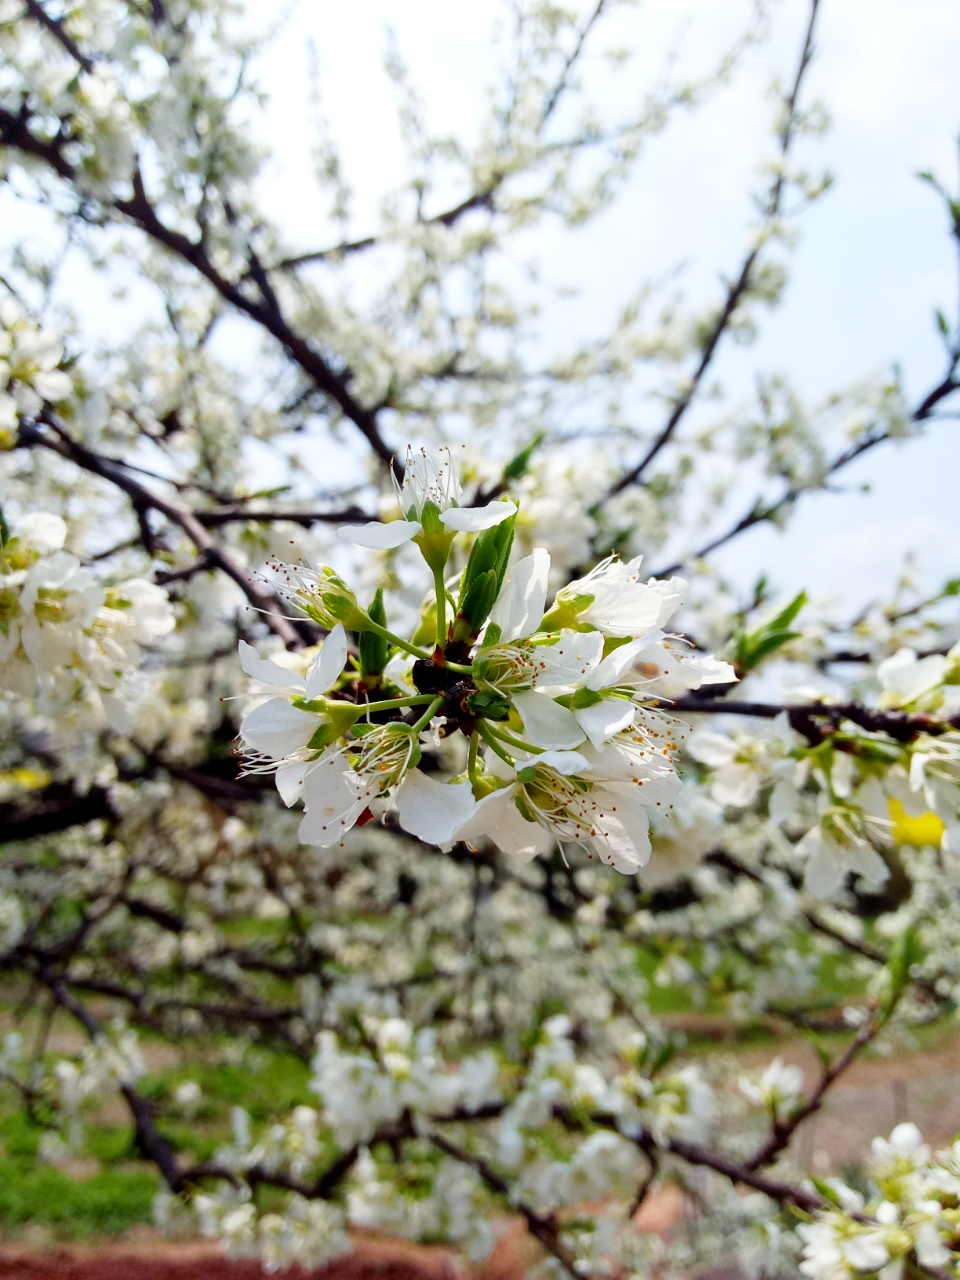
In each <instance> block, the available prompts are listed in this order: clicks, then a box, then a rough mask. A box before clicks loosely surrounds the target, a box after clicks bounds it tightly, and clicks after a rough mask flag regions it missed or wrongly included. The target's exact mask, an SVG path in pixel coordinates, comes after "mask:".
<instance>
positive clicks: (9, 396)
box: [0, 297, 73, 448]
mask: <svg viewBox="0 0 960 1280" xmlns="http://www.w3.org/2000/svg"><path fill="white" fill-rule="evenodd" d="M62 360H63V343H62V342H61V340H60V336H59V334H57V333H55V332H54V331H53V330H52V329H41V328H40V327H39V326H38V325H36V324H35V323H34V322H33V321H32V320H31V319H30V318H29V317H28V316H27V315H26V314H25V313H24V311H23V310H22V308H21V307H20V306H19V305H18V304H17V303H16V302H15V301H14V299H13V298H11V297H5V298H0V446H6V447H8V448H9V446H10V445H12V443H13V441H14V438H15V436H16V431H17V424H18V422H19V417H20V414H26V415H28V416H29V417H31V418H32V417H36V415H37V414H38V413H39V412H40V410H41V409H42V408H43V404H44V402H45V401H47V402H49V403H52V404H58V403H59V402H60V401H62V400H66V398H67V397H68V396H69V395H70V393H71V392H72V391H73V379H72V378H71V377H70V374H69V373H67V372H66V370H64V369H61V368H60V364H61V361H62Z"/></svg>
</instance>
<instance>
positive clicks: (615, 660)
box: [587, 636, 649, 689]
mask: <svg viewBox="0 0 960 1280" xmlns="http://www.w3.org/2000/svg"><path fill="white" fill-rule="evenodd" d="M648 644H649V641H648V640H647V638H646V636H641V637H640V639H639V640H631V641H630V642H629V643H628V644H622V645H621V646H620V647H619V649H614V650H613V652H612V653H608V654H607V656H606V657H605V658H604V660H603V661H602V662H601V663H600V665H599V666H598V667H597V668H596V670H595V671H594V672H593V674H592V675H591V677H590V679H589V680H588V681H587V688H588V689H609V688H611V687H612V686H613V685H615V684H616V683H617V682H618V681H619V680H620V679H621V677H622V676H623V675H624V673H625V672H626V671H629V670H630V668H631V667H632V666H633V663H634V659H635V658H636V656H637V654H638V653H640V652H641V650H643V649H646V648H647V646H648Z"/></svg>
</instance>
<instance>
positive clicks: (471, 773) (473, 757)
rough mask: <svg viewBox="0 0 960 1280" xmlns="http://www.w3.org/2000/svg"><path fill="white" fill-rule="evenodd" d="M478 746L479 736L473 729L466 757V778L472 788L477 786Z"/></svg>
mask: <svg viewBox="0 0 960 1280" xmlns="http://www.w3.org/2000/svg"><path fill="white" fill-rule="evenodd" d="M479 746H480V735H479V734H478V733H477V731H476V729H474V731H473V733H471V735H470V752H469V754H468V756H467V777H468V778H469V779H470V781H471V783H472V784H473V786H476V785H477V782H478V781H479V778H480V775H479V774H478V772H477V750H478V748H479Z"/></svg>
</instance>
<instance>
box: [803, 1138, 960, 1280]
mask: <svg viewBox="0 0 960 1280" xmlns="http://www.w3.org/2000/svg"><path fill="white" fill-rule="evenodd" d="M868 1173H869V1176H870V1181H871V1184H872V1186H873V1188H874V1195H873V1197H872V1198H871V1199H870V1200H869V1201H865V1200H864V1197H863V1195H861V1194H860V1192H859V1191H854V1190H853V1189H852V1188H851V1187H848V1186H847V1185H846V1184H845V1183H844V1182H842V1181H841V1180H840V1179H838V1178H829V1179H827V1180H826V1181H825V1182H823V1183H821V1184H818V1188H819V1190H821V1191H822V1193H823V1194H824V1195H825V1196H826V1197H827V1198H829V1199H830V1200H831V1201H832V1202H833V1205H834V1206H835V1207H834V1208H832V1209H828V1210H825V1211H824V1212H822V1213H818V1214H817V1215H816V1220H815V1221H814V1222H812V1223H810V1224H801V1225H800V1226H799V1227H798V1228H797V1230H798V1233H799V1235H800V1237H801V1239H802V1240H803V1246H804V1247H803V1261H802V1262H801V1263H800V1270H801V1271H802V1272H803V1274H804V1275H805V1276H808V1277H809V1280H850V1278H851V1277H854V1276H858V1275H864V1274H874V1273H879V1274H880V1276H881V1278H882V1280H900V1277H902V1276H904V1275H909V1274H911V1273H912V1272H913V1270H914V1268H915V1267H916V1264H919V1266H920V1267H921V1268H926V1267H929V1268H933V1269H936V1271H938V1272H940V1273H943V1272H946V1273H947V1274H950V1275H953V1274H955V1272H956V1269H957V1266H958V1265H960V1142H957V1143H954V1145H953V1146H952V1147H950V1148H948V1149H947V1150H946V1151H940V1152H938V1153H937V1154H936V1155H931V1153H930V1148H929V1147H928V1146H927V1145H926V1144H925V1143H924V1141H923V1138H922V1136H921V1134H920V1131H919V1129H917V1127H916V1125H913V1124H899V1125H897V1127H896V1128H895V1129H894V1131H893V1133H891V1135H890V1138H889V1140H887V1139H886V1138H874V1140H873V1160H872V1162H871V1164H870V1166H869V1169H868Z"/></svg>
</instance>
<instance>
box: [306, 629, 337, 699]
mask: <svg viewBox="0 0 960 1280" xmlns="http://www.w3.org/2000/svg"><path fill="white" fill-rule="evenodd" d="M346 665H347V633H346V632H345V631H344V629H343V624H342V623H341V622H338V623H337V625H336V626H335V627H334V628H333V630H332V631H331V632H330V634H329V635H328V636H327V638H326V640H324V642H323V645H322V647H321V649H320V652H319V653H318V654H317V656H316V657H315V658H314V660H313V662H311V663H310V669H309V671H308V672H307V682H306V693H307V697H308V698H319V697H320V695H321V694H322V693H326V692H327V690H328V689H331V688H333V686H334V685H335V684H336V682H337V678H338V677H339V675H340V672H341V671H342V670H343V668H344V667H345V666H346Z"/></svg>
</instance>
